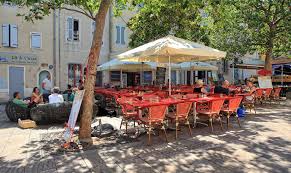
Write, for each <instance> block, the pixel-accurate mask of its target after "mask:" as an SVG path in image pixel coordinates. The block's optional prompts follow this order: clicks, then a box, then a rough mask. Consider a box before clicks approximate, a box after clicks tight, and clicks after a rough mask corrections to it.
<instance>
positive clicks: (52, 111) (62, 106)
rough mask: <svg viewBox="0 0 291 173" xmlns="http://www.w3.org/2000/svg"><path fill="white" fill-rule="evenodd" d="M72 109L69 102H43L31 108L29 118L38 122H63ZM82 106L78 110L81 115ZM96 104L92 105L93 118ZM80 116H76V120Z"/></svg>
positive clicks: (95, 113)
mask: <svg viewBox="0 0 291 173" xmlns="http://www.w3.org/2000/svg"><path fill="white" fill-rule="evenodd" d="M71 109H72V103H71V102H63V103H53V104H43V105H38V106H37V107H34V108H32V109H31V111H30V114H31V119H32V120H33V121H35V122H37V123H38V124H53V123H65V122H67V121H68V120H69V116H70V113H71ZM81 112H82V107H81V109H80V111H79V115H81ZM97 112H98V106H97V105H96V104H94V105H93V115H92V118H94V117H95V116H96V115H97ZM79 119H80V116H78V120H79Z"/></svg>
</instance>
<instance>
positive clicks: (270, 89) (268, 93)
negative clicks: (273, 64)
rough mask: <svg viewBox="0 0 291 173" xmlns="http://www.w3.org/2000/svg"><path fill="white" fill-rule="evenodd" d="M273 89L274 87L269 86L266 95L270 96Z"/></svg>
mask: <svg viewBox="0 0 291 173" xmlns="http://www.w3.org/2000/svg"><path fill="white" fill-rule="evenodd" d="M272 90H273V89H272V88H267V89H266V90H265V97H269V96H270V95H271V92H272Z"/></svg>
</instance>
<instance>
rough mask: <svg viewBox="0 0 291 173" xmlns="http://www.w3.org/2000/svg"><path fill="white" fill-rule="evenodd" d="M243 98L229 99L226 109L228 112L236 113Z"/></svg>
mask: <svg viewBox="0 0 291 173" xmlns="http://www.w3.org/2000/svg"><path fill="white" fill-rule="evenodd" d="M242 99H243V97H234V98H231V99H229V103H228V109H229V110H230V111H236V110H237V109H238V107H239V105H240V103H241V101H242Z"/></svg>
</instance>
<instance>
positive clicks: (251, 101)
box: [242, 94, 257, 115]
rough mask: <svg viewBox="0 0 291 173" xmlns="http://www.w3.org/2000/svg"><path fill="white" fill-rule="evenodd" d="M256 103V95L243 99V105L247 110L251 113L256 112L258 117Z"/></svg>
mask: <svg viewBox="0 0 291 173" xmlns="http://www.w3.org/2000/svg"><path fill="white" fill-rule="evenodd" d="M255 102H256V97H255V94H249V95H246V96H244V97H243V100H242V105H243V106H244V107H245V108H246V109H249V110H250V112H252V110H254V112H255V115H256V114H257V111H256V105H255Z"/></svg>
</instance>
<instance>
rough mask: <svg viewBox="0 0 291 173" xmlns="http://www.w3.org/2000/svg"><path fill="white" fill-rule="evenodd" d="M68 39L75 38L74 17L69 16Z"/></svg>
mask: <svg viewBox="0 0 291 173" xmlns="http://www.w3.org/2000/svg"><path fill="white" fill-rule="evenodd" d="M66 35H67V39H66V40H67V41H72V40H73V18H72V17H68V18H67V32H66Z"/></svg>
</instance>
